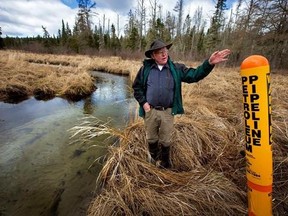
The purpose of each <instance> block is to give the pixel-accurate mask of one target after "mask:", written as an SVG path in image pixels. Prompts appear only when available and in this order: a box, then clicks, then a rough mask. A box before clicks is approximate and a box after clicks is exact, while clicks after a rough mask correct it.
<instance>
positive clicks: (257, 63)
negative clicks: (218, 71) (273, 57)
mask: <svg viewBox="0 0 288 216" xmlns="http://www.w3.org/2000/svg"><path fill="white" fill-rule="evenodd" d="M267 65H269V62H268V60H267V59H266V58H265V57H263V56H261V55H252V56H249V57H248V58H246V59H245V60H244V61H243V62H242V64H241V69H242V70H243V69H248V68H255V67H261V66H267Z"/></svg>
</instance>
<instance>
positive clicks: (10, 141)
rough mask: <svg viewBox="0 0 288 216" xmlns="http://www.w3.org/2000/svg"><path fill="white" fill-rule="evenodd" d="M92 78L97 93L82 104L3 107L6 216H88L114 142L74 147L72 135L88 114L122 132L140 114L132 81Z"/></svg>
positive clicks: (0, 130)
mask: <svg viewBox="0 0 288 216" xmlns="http://www.w3.org/2000/svg"><path fill="white" fill-rule="evenodd" d="M92 75H93V76H95V77H96V86H97V90H96V91H95V92H94V93H93V94H92V95H91V97H89V98H86V99H83V100H81V101H78V102H68V101H67V100H65V99H61V98H54V99H52V100H49V101H37V100H35V99H34V98H30V99H28V100H25V101H23V102H21V103H18V104H8V103H3V102H0V140H1V141H0V216H4V215H5V216H6V215H9V216H10V215H17V216H18V215H19V216H21V215H29V216H33V215H63V216H64V215H65V216H66V215H77V216H78V215H86V211H87V209H88V205H89V203H90V202H91V199H92V198H93V197H94V196H95V195H96V193H95V188H96V179H97V176H98V174H99V171H100V170H101V168H102V165H103V164H101V163H96V162H94V161H95V160H96V159H97V158H99V157H101V156H103V155H105V154H106V153H107V146H108V145H109V143H107V141H106V139H105V138H106V137H99V138H97V139H95V140H94V143H93V144H94V145H97V146H98V147H93V148H91V147H90V146H89V145H88V146H87V145H83V144H80V142H79V143H77V142H76V143H73V144H71V135H72V134H71V132H69V131H68V130H69V129H70V128H72V127H73V126H78V125H80V124H81V123H82V122H83V117H85V116H87V115H92V116H95V117H97V118H98V119H100V120H102V121H104V122H106V121H107V120H108V119H109V121H110V123H109V124H110V125H111V126H112V127H114V128H115V127H116V128H120V129H122V128H124V127H125V126H126V124H127V123H128V122H129V118H130V116H133V115H134V114H135V110H136V102H135V100H134V98H133V95H132V91H131V87H130V86H131V85H130V81H129V78H127V77H123V76H116V75H112V74H107V73H101V72H92Z"/></svg>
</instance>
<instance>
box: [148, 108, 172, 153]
mask: <svg viewBox="0 0 288 216" xmlns="http://www.w3.org/2000/svg"><path fill="white" fill-rule="evenodd" d="M144 124H145V130H146V139H147V141H148V143H155V142H157V141H158V142H159V143H160V144H162V145H163V146H165V147H168V146H170V144H171V138H172V133H173V129H174V116H173V115H172V114H171V108H168V109H166V110H164V111H161V110H156V109H153V108H152V109H151V110H150V111H149V112H147V113H145V119H144Z"/></svg>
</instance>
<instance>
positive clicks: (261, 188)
mask: <svg viewBox="0 0 288 216" xmlns="http://www.w3.org/2000/svg"><path fill="white" fill-rule="evenodd" d="M247 185H248V187H249V188H251V189H254V190H257V191H260V192H266V193H270V192H272V184H271V185H267V186H262V185H257V184H255V183H253V182H251V181H249V180H247Z"/></svg>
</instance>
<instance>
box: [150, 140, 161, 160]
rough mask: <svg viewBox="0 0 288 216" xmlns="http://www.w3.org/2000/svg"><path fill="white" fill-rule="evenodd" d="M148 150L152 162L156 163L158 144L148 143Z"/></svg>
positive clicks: (158, 150)
mask: <svg viewBox="0 0 288 216" xmlns="http://www.w3.org/2000/svg"><path fill="white" fill-rule="evenodd" d="M148 148H149V153H150V155H151V158H152V159H153V160H154V161H153V162H156V161H157V159H158V158H159V152H160V149H159V146H158V142H155V143H148Z"/></svg>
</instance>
